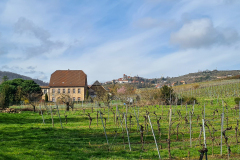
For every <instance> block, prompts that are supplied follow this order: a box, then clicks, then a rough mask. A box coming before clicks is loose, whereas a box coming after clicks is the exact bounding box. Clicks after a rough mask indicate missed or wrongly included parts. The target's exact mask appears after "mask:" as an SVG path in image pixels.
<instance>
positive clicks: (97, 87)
mask: <svg viewBox="0 0 240 160" xmlns="http://www.w3.org/2000/svg"><path fill="white" fill-rule="evenodd" d="M105 92H107V90H106V89H105V88H104V87H103V86H102V85H101V83H99V82H98V80H96V81H95V82H94V83H93V84H92V85H91V86H88V93H89V96H90V97H92V98H94V97H96V95H97V94H102V93H103V94H104V93H105Z"/></svg>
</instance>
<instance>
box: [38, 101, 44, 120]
mask: <svg viewBox="0 0 240 160" xmlns="http://www.w3.org/2000/svg"><path fill="white" fill-rule="evenodd" d="M39 108H40V111H41V115H42V119H43V124H45V122H44V118H43V112H42V109H41V105H40V104H39Z"/></svg>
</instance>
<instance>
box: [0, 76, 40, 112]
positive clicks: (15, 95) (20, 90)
mask: <svg viewBox="0 0 240 160" xmlns="http://www.w3.org/2000/svg"><path fill="white" fill-rule="evenodd" d="M2 80H3V81H2V83H1V84H0V108H7V107H9V105H10V104H13V103H15V104H20V102H21V101H24V100H28V101H29V103H30V104H31V105H32V106H33V110H34V112H35V103H34V102H35V101H39V100H41V97H42V90H41V87H40V86H39V85H38V84H37V83H35V82H34V81H33V80H23V79H13V80H8V78H7V77H6V76H4V77H3V78H2Z"/></svg>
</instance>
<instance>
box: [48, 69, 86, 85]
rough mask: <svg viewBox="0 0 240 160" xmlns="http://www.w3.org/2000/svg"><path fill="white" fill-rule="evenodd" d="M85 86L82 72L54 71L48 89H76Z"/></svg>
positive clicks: (84, 75) (84, 77)
mask: <svg viewBox="0 0 240 160" xmlns="http://www.w3.org/2000/svg"><path fill="white" fill-rule="evenodd" d="M86 85H87V75H86V74H85V73H84V72H83V71H82V70H56V71H55V72H54V73H53V74H52V75H51V78H50V83H49V87H74V86H76V87H78V86H86Z"/></svg>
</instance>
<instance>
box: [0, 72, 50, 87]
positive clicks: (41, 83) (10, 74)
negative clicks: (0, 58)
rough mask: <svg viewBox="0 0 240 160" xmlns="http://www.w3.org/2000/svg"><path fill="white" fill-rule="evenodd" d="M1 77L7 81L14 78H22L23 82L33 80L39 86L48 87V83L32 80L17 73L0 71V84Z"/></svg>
mask: <svg viewBox="0 0 240 160" xmlns="http://www.w3.org/2000/svg"><path fill="white" fill-rule="evenodd" d="M3 76H7V77H8V78H9V80H12V79H16V78H22V79H24V80H33V81H34V82H36V83H37V84H38V85H40V86H48V83H46V82H43V81H42V80H39V79H33V78H30V77H27V76H24V75H20V74H17V73H12V72H7V71H0V82H1V81H2V78H3Z"/></svg>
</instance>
